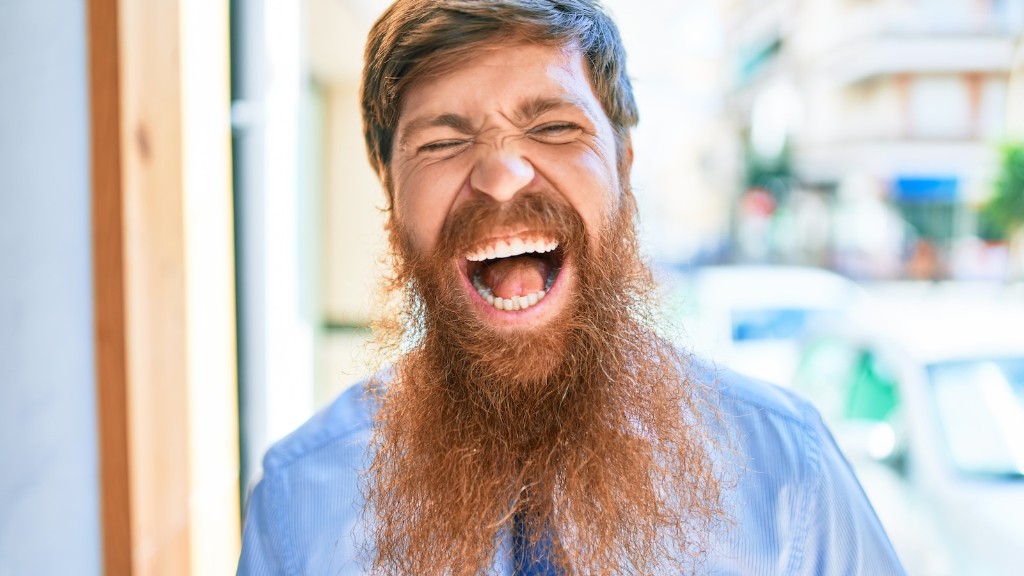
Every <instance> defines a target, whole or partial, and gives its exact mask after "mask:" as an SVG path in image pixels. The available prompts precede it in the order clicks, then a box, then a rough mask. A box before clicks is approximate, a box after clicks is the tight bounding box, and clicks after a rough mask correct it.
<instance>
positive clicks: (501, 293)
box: [480, 256, 549, 298]
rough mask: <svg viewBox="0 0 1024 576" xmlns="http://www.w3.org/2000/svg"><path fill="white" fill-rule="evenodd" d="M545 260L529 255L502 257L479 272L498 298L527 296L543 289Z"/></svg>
mask: <svg viewBox="0 0 1024 576" xmlns="http://www.w3.org/2000/svg"><path fill="white" fill-rule="evenodd" d="M548 271H549V269H548V265H547V263H546V262H545V261H543V260H540V259H538V258H533V257H530V256H515V257H512V258H502V259H501V260H498V261H496V262H494V263H493V264H490V265H488V266H487V267H486V268H485V269H484V270H483V271H482V272H481V274H480V276H481V279H482V280H483V281H484V283H485V284H487V285H488V286H490V287H491V292H492V293H493V294H494V295H495V296H497V297H500V298H512V297H514V296H527V295H529V294H533V293H534V292H537V291H539V290H543V289H544V279H545V278H547V277H548Z"/></svg>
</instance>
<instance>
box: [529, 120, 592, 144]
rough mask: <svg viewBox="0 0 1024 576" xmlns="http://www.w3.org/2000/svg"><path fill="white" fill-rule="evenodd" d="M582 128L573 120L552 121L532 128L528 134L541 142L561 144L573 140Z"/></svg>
mask: <svg viewBox="0 0 1024 576" xmlns="http://www.w3.org/2000/svg"><path fill="white" fill-rule="evenodd" d="M580 130H581V128H580V127H579V125H578V124H574V123H572V122H551V123H548V124H541V125H540V126H536V127H534V128H531V129H530V131H529V132H528V134H529V135H530V137H532V138H534V139H535V140H539V141H541V142H548V143H552V144H561V143H565V142H569V141H571V140H572V139H573V138H575V136H576V135H577V134H578V133H579V131H580Z"/></svg>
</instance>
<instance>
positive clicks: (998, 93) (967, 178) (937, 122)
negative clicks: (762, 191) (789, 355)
mask: <svg viewBox="0 0 1024 576" xmlns="http://www.w3.org/2000/svg"><path fill="white" fill-rule="evenodd" d="M722 9H723V19H724V22H725V26H726V39H727V40H726V41H727V43H728V46H729V49H730V51H731V53H732V57H733V62H732V67H733V74H732V76H731V80H730V87H729V89H728V92H729V95H730V97H729V102H730V113H731V114H732V118H733V121H734V122H735V128H734V129H735V131H736V134H737V135H738V137H739V138H740V139H741V140H742V142H743V143H744V145H745V151H746V164H747V180H746V182H745V184H746V186H759V187H766V188H767V189H768V190H769V191H770V192H772V193H773V194H774V195H775V196H776V198H777V200H778V201H779V210H780V211H781V212H780V215H781V216H782V226H781V228H782V230H780V231H778V233H777V234H776V235H775V237H773V242H774V245H775V247H776V256H777V257H778V258H781V259H797V260H799V259H804V260H806V259H808V258H810V257H812V256H814V255H815V254H816V251H815V250H814V248H815V247H814V246H812V247H811V248H812V249H811V250H810V251H808V250H807V247H806V246H802V245H801V243H800V240H801V235H802V234H805V232H804V230H803V229H802V227H801V225H800V224H799V223H800V221H801V216H800V211H801V209H802V208H801V206H802V205H817V204H821V203H825V204H826V205H828V206H829V207H830V212H829V213H830V214H831V218H830V220H829V223H830V228H831V233H830V234H829V235H828V239H827V242H828V245H827V246H825V247H819V248H820V249H819V250H818V251H817V252H821V251H824V252H825V253H826V254H827V258H826V260H827V261H826V262H824V263H827V264H831V265H834V266H835V267H837V268H839V269H840V270H842V271H844V272H847V273H849V274H851V275H855V276H861V277H892V276H899V275H908V276H920V277H939V276H944V275H948V274H953V275H957V274H958V270H954V269H951V268H950V267H951V266H953V265H954V264H955V263H954V262H952V260H951V258H952V257H953V255H954V253H955V252H956V251H957V250H961V251H962V250H963V247H964V246H966V245H968V244H969V245H971V246H982V248H978V250H982V251H984V248H983V246H984V244H983V243H981V244H979V243H978V242H977V241H976V236H977V235H978V233H979V229H978V221H977V208H978V206H979V205H980V203H981V202H983V201H984V200H985V199H986V198H987V196H988V195H989V194H990V188H991V180H992V177H993V175H994V172H995V170H996V168H997V165H996V163H997V160H998V154H997V151H996V145H997V144H998V143H999V142H1000V141H1001V140H1002V139H1003V138H1005V137H1006V127H1007V108H1008V104H1009V102H1008V97H1007V94H1008V85H1009V76H1010V75H1009V71H1010V69H1011V66H1012V63H1013V58H1014V50H1015V46H1016V44H1017V39H1018V37H1019V34H1020V31H1021V25H1022V21H1024V1H1021V0H820V1H815V2H797V1H795V0H724V1H723V2H722ZM808 199H811V202H810V204H808ZM815 200H817V201H815ZM803 220H808V219H807V218H803ZM810 221H812V222H813V221H814V219H810ZM814 239H815V238H813V237H812V238H811V240H814ZM808 252H810V255H808V254H807V253H808ZM977 256H979V257H980V256H984V254H981V253H980V252H979V254H978V255H977ZM988 256H989V257H991V258H993V262H992V263H991V265H990V268H992V269H991V270H987V269H984V267H982V269H980V270H973V271H959V272H960V273H959V275H971V274H973V275H979V276H985V275H988V274H994V273H997V272H998V268H999V265H1000V263H999V262H998V255H995V256H993V255H991V254H989V255H988ZM974 260H977V258H975V259H974ZM818 263H821V262H818Z"/></svg>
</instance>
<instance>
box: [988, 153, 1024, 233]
mask: <svg viewBox="0 0 1024 576" xmlns="http://www.w3.org/2000/svg"><path fill="white" fill-rule="evenodd" d="M1000 155H1001V156H1002V162H1001V166H1000V169H999V175H998V177H997V178H996V181H995V194H994V195H993V196H992V198H991V199H990V200H989V201H988V204H986V205H985V209H984V212H983V217H984V220H985V222H986V224H987V225H989V226H991V227H992V231H993V232H996V233H997V234H999V236H1001V237H1003V238H1006V237H1007V236H1009V235H1010V234H1011V233H1013V231H1014V230H1016V229H1017V228H1018V227H1020V226H1024V142H1011V143H1008V144H1005V145H1003V146H1002V147H1001V149H1000Z"/></svg>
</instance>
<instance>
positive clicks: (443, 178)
mask: <svg viewBox="0 0 1024 576" xmlns="http://www.w3.org/2000/svg"><path fill="white" fill-rule="evenodd" d="M455 172H456V171H454V170H446V169H444V167H443V166H442V165H441V164H440V163H439V164H435V165H433V166H418V167H416V169H415V170H404V171H396V174H395V188H394V189H395V196H394V198H395V200H394V217H395V219H396V220H397V221H399V222H401V223H402V228H403V229H404V231H405V233H406V234H407V235H408V236H409V239H410V240H411V241H412V243H413V247H414V248H416V249H417V250H418V251H421V252H427V253H429V252H430V251H432V250H433V249H434V248H435V247H436V246H437V242H438V239H439V237H440V234H441V229H442V228H443V227H444V222H445V219H446V218H447V217H448V214H449V213H450V211H451V209H452V207H453V205H454V204H455V201H456V199H457V197H458V194H459V190H460V189H461V187H462V185H461V182H462V180H460V179H459V178H458V177H457V174H456V173H455Z"/></svg>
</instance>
